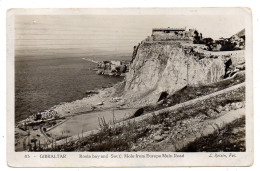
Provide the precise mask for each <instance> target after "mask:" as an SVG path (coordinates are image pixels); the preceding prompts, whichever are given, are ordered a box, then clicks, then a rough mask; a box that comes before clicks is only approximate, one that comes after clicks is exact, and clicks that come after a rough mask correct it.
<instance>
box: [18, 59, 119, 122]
mask: <svg viewBox="0 0 260 171" xmlns="http://www.w3.org/2000/svg"><path fill="white" fill-rule="evenodd" d="M94 68H96V64H94V63H92V62H89V61H86V60H83V59H82V58H80V57H71V58H70V57H66V58H47V59H29V60H28V59H26V60H17V61H15V120H16V121H20V120H23V119H25V118H27V117H28V116H30V115H32V114H34V113H37V112H41V111H44V110H47V109H49V108H51V107H52V106H54V105H57V104H60V103H61V102H71V101H75V100H78V99H82V98H84V97H86V96H87V95H86V93H85V92H86V91H87V90H93V89H100V88H102V87H109V86H112V85H114V84H115V83H117V82H119V81H122V80H123V77H114V76H102V75H97V74H96V72H95V71H94V70H93V69H94Z"/></svg>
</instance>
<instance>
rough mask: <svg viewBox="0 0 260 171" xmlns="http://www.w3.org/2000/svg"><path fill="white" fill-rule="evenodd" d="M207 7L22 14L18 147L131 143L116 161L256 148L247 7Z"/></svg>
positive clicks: (101, 147) (17, 28)
mask: <svg viewBox="0 0 260 171" xmlns="http://www.w3.org/2000/svg"><path fill="white" fill-rule="evenodd" d="M81 10H82V11H87V12H88V11H89V9H81ZM128 10H129V11H130V13H127V12H126V11H128ZM171 10H175V9H174V8H173V9H169V10H168V11H171ZM201 10H202V11H206V12H201V13H200V12H198V11H200V9H199V8H192V9H189V8H185V9H176V11H179V12H178V13H176V14H172V13H167V10H161V11H160V10H159V9H149V12H148V13H146V12H142V9H137V10H132V11H134V12H131V9H120V10H117V11H119V12H117V13H109V12H108V14H107V13H106V11H113V9H103V10H101V11H105V12H98V11H99V10H98V9H97V10H96V11H95V10H94V9H92V11H94V12H90V14H89V13H80V12H79V13H77V14H75V13H73V12H71V14H70V13H69V14H66V15H65V14H59V13H55V12H53V13H51V12H49V13H46V14H45V13H43V14H37V13H30V9H24V11H25V12H24V14H23V13H21V14H20V13H18V14H15V15H14V16H13V18H14V20H13V27H12V28H11V30H13V32H11V34H12V35H13V39H12V40H13V63H14V64H13V70H14V71H13V78H14V80H13V83H14V90H13V91H14V92H13V94H14V97H13V102H14V103H13V108H14V114H13V123H14V124H13V128H12V129H13V130H14V131H13V135H11V136H13V137H14V142H13V144H9V145H10V146H13V147H12V148H13V149H14V151H15V152H16V153H21V152H27V153H30V152H40V153H41V152H49V153H50V152H61V153H62V152H130V154H129V156H128V154H127V155H126V154H122V155H118V156H114V157H115V158H117V157H118V158H121V157H122V158H128V157H129V158H131V155H132V153H131V152H138V153H136V154H135V153H134V154H133V155H135V158H151V159H154V158H163V157H167V155H171V154H170V153H172V152H174V156H175V155H176V157H183V156H184V155H185V154H186V153H187V154H196V153H201V152H202V153H205V152H206V153H209V152H210V155H213V156H212V157H215V155H217V154H218V153H219V152H222V153H223V154H226V152H229V153H228V154H229V155H231V154H232V153H237V152H238V153H245V152H250V151H251V150H252V149H248V143H249V142H248V139H247V138H248V136H247V131H251V130H252V128H251V127H249V129H250V130H247V129H248V126H250V125H247V124H248V123H247V119H248V117H249V118H251V117H252V114H253V113H252V112H251V113H250V111H252V109H248V107H249V108H250V106H251V105H248V99H249V102H250V101H252V99H250V98H251V97H248V95H247V93H248V91H246V90H247V88H250V87H251V85H250V80H248V79H249V78H251V76H250V72H249V71H248V69H249V70H251V69H250V68H248V66H250V64H251V58H252V56H250V55H251V54H250V53H249V54H248V53H247V52H248V51H250V49H251V47H250V45H251V42H250V41H248V35H249V36H250V34H251V27H250V26H248V25H247V21H246V18H248V14H249V13H248V11H247V9H244V8H230V9H229V8H226V9H223V8H215V9H214V10H212V13H211V12H210V11H211V10H209V9H207V8H206V9H201ZM229 10H230V11H231V12H229ZM27 11H29V13H27ZM72 11H73V10H72ZM136 11H137V12H136ZM140 11H141V12H140ZM143 11H145V9H144V10H143ZM158 11H160V12H158ZM180 11H181V12H180ZM221 11H223V12H221ZM186 12H187V13H186ZM250 40H251V39H250ZM248 42H249V43H250V44H248ZM247 61H249V62H247ZM248 72H249V74H248ZM248 82H249V87H247V86H248ZM249 141H251V140H249ZM250 144H251V142H250ZM248 150H250V151H248ZM139 152H140V153H139ZM143 152H145V154H144V153H143ZM150 152H166V153H165V154H157V153H155V154H153V153H150ZM58 154H60V153H58ZM84 154H86V155H84ZM88 154H89V153H81V154H80V155H79V158H88ZM90 155H91V153H90ZM59 157H60V158H62V155H60V156H59ZM103 157H104V158H106V156H103ZM168 157H169V156H168ZM209 157H211V156H209Z"/></svg>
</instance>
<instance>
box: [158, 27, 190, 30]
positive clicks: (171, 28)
mask: <svg viewBox="0 0 260 171" xmlns="http://www.w3.org/2000/svg"><path fill="white" fill-rule="evenodd" d="M165 30H167V31H185V30H186V29H185V28H170V27H168V28H153V31H165Z"/></svg>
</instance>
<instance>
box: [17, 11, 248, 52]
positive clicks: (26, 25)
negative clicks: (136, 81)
mask: <svg viewBox="0 0 260 171" xmlns="http://www.w3.org/2000/svg"><path fill="white" fill-rule="evenodd" d="M244 24H245V22H244V19H243V17H239V16H224V15H223V16H219V15H218V16H216V15H208V16H190V15H189V16H185V15H182V16H176V15H172V16H169V15H167V16H162V15H160V16H156V15H153V16H151V15H150V16H149V15H147V16H140V15H117V16H113V15H103V16H99V15H59V16H53V15H40V16H34V15H24V16H23V15H20V16H16V18H15V39H16V40H15V45H16V47H15V48H16V55H32V54H33V55H36V54H43V55H44V54H47V55H48V54H49V55H50V54H53V55H54V56H55V54H59V53H61V54H68V55H75V56H77V55H84V54H88V55H92V54H96V55H106V54H119V53H132V50H133V46H134V45H136V44H138V43H139V42H140V41H141V40H143V39H145V38H146V37H147V36H149V35H151V32H152V28H154V27H187V29H189V28H196V29H197V30H198V31H199V32H201V33H203V37H212V38H214V39H218V38H220V37H230V36H231V35H233V34H235V33H237V32H238V31H240V30H242V29H243V28H245V25H244Z"/></svg>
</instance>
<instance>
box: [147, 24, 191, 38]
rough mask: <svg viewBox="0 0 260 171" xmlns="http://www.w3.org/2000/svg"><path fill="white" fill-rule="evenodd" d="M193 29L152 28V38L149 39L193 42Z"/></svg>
mask: <svg viewBox="0 0 260 171" xmlns="http://www.w3.org/2000/svg"><path fill="white" fill-rule="evenodd" d="M194 35H195V29H189V30H188V31H187V30H186V28H170V27H168V28H153V29H152V36H151V37H149V39H150V40H151V39H152V40H153V41H169V40H173V41H193V37H194Z"/></svg>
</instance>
